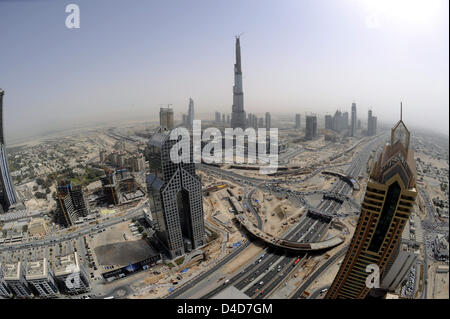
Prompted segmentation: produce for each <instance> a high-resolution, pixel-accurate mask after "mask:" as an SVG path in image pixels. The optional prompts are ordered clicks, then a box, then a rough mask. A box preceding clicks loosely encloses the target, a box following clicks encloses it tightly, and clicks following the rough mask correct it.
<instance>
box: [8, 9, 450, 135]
mask: <svg viewBox="0 0 450 319" xmlns="http://www.w3.org/2000/svg"><path fill="white" fill-rule="evenodd" d="M21 3H22V4H21ZM21 3H17V4H16V3H13V2H2V3H1V4H0V6H1V7H2V10H0V15H1V12H5V11H7V10H8V11H9V14H8V16H5V17H2V19H0V21H1V22H0V27H1V26H2V25H3V24H8V28H5V30H6V34H5V39H4V42H5V43H8V45H7V46H5V49H4V50H3V51H2V62H3V63H4V65H2V74H1V75H0V82H1V83H3V82H5V83H8V85H6V84H4V85H2V87H3V89H4V90H5V91H6V92H8V94H7V96H6V98H5V103H6V105H7V106H8V107H7V108H6V110H5V113H6V114H5V116H7V117H8V123H7V125H6V126H5V131H6V135H7V139H9V138H10V137H11V139H12V140H15V139H17V138H22V137H24V136H33V135H35V134H42V133H43V131H44V130H47V131H48V130H53V129H54V130H61V129H64V128H68V127H73V126H74V125H75V126H77V125H82V124H83V123H86V125H89V124H90V123H93V122H97V121H98V120H100V119H102V120H104V121H107V120H117V119H119V118H132V117H135V118H142V117H146V118H147V119H148V120H149V121H151V120H156V119H157V113H158V110H159V104H167V103H172V104H173V105H174V108H175V113H176V114H178V113H180V112H182V111H184V108H185V104H186V102H185V101H186V99H188V98H189V97H192V98H193V99H194V100H195V101H196V113H197V114H199V115H200V114H204V113H205V112H206V111H207V110H208V109H211V108H213V109H214V108H221V109H227V110H229V111H228V112H231V106H232V98H231V97H230V94H229V93H230V84H231V83H232V80H233V73H232V70H231V68H230V64H231V63H233V61H234V52H233V50H232V42H231V41H232V39H233V36H234V35H235V34H240V33H242V32H243V33H244V34H243V35H242V41H241V42H242V43H241V46H242V51H243V53H242V61H243V66H242V67H243V69H244V70H245V72H244V78H243V81H244V82H245V87H244V90H245V92H246V96H245V105H246V107H245V109H246V111H247V112H249V113H265V112H266V111H271V112H272V113H273V107H274V106H276V109H277V110H278V111H279V112H282V113H298V112H300V113H304V112H314V113H318V114H320V113H324V114H325V113H327V112H332V111H333V110H334V109H336V108H340V109H345V110H348V111H349V108H350V105H351V102H352V101H355V102H356V103H357V105H358V114H367V111H368V110H369V109H373V110H374V111H375V112H376V113H377V116H378V119H379V122H380V124H381V123H387V124H389V123H395V118H396V117H397V114H396V112H394V113H395V114H392V113H393V112H392V111H391V110H392V107H393V106H394V105H396V104H397V103H398V101H400V100H402V101H404V102H405V103H406V104H407V105H408V109H407V110H405V120H407V121H408V123H410V124H409V125H410V127H411V128H415V127H418V128H425V127H426V128H429V129H431V130H434V131H438V132H439V133H442V134H447V135H448V67H447V68H446V67H445V66H448V42H445V41H441V36H442V37H445V38H447V37H446V36H447V35H448V29H447V24H448V13H447V12H448V11H447V10H436V9H433V8H434V6H429V7H430V8H431V9H433V10H431V9H430V10H429V13H430V18H429V19H428V20H426V21H419V20H417V19H416V20H417V21H416V20H414V19H406V18H407V17H410V18H411V17H414V12H412V11H411V12H409V11H408V10H405V13H404V16H400V17H399V16H395V15H394V16H393V15H388V14H386V12H383V10H382V9H383V8H379V7H378V8H375V9H374V8H370V5H369V4H370V1H368V2H367V3H365V1H362V2H360V3H357V5H354V4H355V3H354V1H345V2H341V3H335V2H330V4H329V6H320V5H317V4H314V3H312V2H310V1H303V2H298V1H296V2H286V5H285V6H283V7H278V6H275V5H274V4H271V3H266V4H267V5H266V6H258V7H257V8H256V7H255V6H253V4H254V3H253V2H251V1H250V2H230V3H227V4H218V3H217V2H211V3H206V2H205V3H203V2H202V3H198V4H194V5H192V6H191V5H189V6H188V5H187V4H185V3H183V2H170V3H168V4H160V3H155V2H152V3H148V2H146V3H144V2H140V3H138V4H137V5H136V6H135V7H133V8H126V9H125V8H123V7H122V4H120V3H119V2H115V1H113V2H111V5H104V6H102V5H101V4H102V2H101V1H99V2H97V3H96V4H93V3H88V2H86V1H79V2H78V4H79V6H80V11H81V28H80V29H77V30H69V29H67V28H66V27H65V25H64V23H63V22H64V19H65V17H66V14H65V12H64V5H61V4H58V5H56V4H54V3H50V2H45V1H43V2H41V3H40V4H39V6H37V5H34V4H33V3H30V2H27V1H24V2H21ZM23 3H26V4H27V6H26V7H25V6H24V5H23ZM437 3H440V8H442V7H445V6H448V3H445V2H442V1H441V2H439V1H438V2H437ZM352 4H353V6H351V5H352ZM196 5H198V6H200V7H201V10H198V11H196V10H195V9H196V8H197V7H196ZM234 7H236V8H238V9H239V10H237V12H235V11H234V10H232V9H233V8H234ZM3 9H5V10H3ZM209 9H211V10H209ZM102 10H104V11H105V12H106V13H104V14H101V12H102ZM183 10H188V13H189V14H188V13H185V14H181V13H180V11H183ZM208 10H209V11H208ZM371 10H372V11H371ZM155 12H158V13H159V16H157V15H155ZM207 12H211V14H210V15H206V13H207ZM216 12H221V16H220V18H219V17H218V16H217V15H216V14H215V13H216ZM250 12H252V13H253V15H252V18H251V19H248V16H249V14H250ZM371 12H372V13H371ZM374 12H375V13H376V12H378V13H377V19H378V20H379V21H378V20H377V21H378V22H377V23H378V24H376V26H375V27H374V25H372V24H371V23H368V20H367V19H368V18H370V17H371V14H375V13H374ZM177 13H179V14H178V19H179V20H177V23H174V24H171V25H167V28H163V29H162V30H161V29H158V32H157V33H156V32H155V31H153V30H152V29H151V25H152V23H157V22H158V21H159V19H161V18H163V17H167V16H168V15H169V16H170V14H177ZM18 14H21V15H24V17H25V19H23V17H21V19H17V21H21V22H20V25H19V24H18V23H17V22H14V21H16V20H14V17H15V16H17V15H18ZM318 14H320V15H321V19H325V20H327V18H329V19H328V20H327V21H328V23H327V24H325V25H324V24H323V23H319V22H315V21H314V17H317V15H318ZM331 14H332V15H333V16H332V17H331ZM135 15H136V16H137V18H136V19H134V20H135V21H134V22H131V23H129V22H128V21H127V23H126V24H124V22H125V20H126V19H124V18H125V17H128V16H135ZM145 15H147V16H145ZM408 15H409V16H408ZM144 17H146V19H144ZM267 17H276V18H277V19H275V20H276V21H279V22H276V23H274V24H271V28H270V29H269V28H268V27H267V26H264V25H263V23H264V19H266V18H267ZM186 19H187V20H188V21H191V23H189V24H188V27H186V28H184V29H183V28H181V24H183V23H184V20H186ZM227 19H228V20H227ZM13 20H14V21H13ZM41 20H42V21H41ZM147 20H150V21H152V23H146V21H147ZM283 20H287V21H289V22H290V23H291V25H290V26H289V28H287V26H286V25H285V24H284V23H283V22H282V21H283ZM369 20H370V19H369ZM38 21H39V23H38ZM229 21H233V22H234V23H232V24H230V23H229ZM321 21H323V20H321ZM425 22H426V23H425ZM210 23H213V25H214V28H206V26H208V25H209V24H210ZM183 26H184V24H183ZM8 30H11V31H13V32H14V34H17V35H18V37H17V38H19V37H20V38H21V41H20V43H19V42H17V40H16V39H17V38H14V36H15V35H14V34H13V33H10V31H8ZM110 34H115V35H116V36H115V37H111V36H110ZM32 37H34V38H36V39H39V40H40V41H38V42H37V40H36V39H32ZM116 37H117V38H120V39H123V41H126V42H124V43H126V48H125V47H121V46H117V42H116ZM148 38H151V39H152V40H150V41H148V40H147V39H148ZM99 39H100V40H99ZM292 39H296V40H295V41H292ZM42 43H45V47H43V46H42V45H41V44H42ZM268 43H270V46H267V44H268ZM322 50H323V53H321V52H322ZM327 50H332V51H331V52H333V54H332V55H329V54H328V52H326V51H327ZM16 52H21V53H20V54H17V53H16ZM29 52H33V53H32V55H30V53H29ZM177 52H184V54H182V55H181V54H180V53H177ZM325 52H326V55H325ZM5 61H7V63H5ZM94 61H96V62H95V63H94ZM100 61H101V62H100ZM69 66H70V68H69ZM442 66H444V67H442ZM36 74H39V81H37V78H36ZM386 79H390V80H391V81H388V80H386ZM92 81H95V85H93V84H92V83H93V82H92ZM19 83H20V84H19ZM430 83H433V84H430ZM425 109H426V110H427V112H428V113H429V116H427V118H428V122H427V123H424V122H423V117H422V113H423V110H425ZM23 114H29V116H27V118H26V119H24V118H23ZM42 114H45V116H42ZM363 118H365V116H364V117H363ZM430 121H432V125H430V123H429V122H430ZM20 126H22V127H21V129H17V128H18V127H20ZM24 126H25V127H27V129H26V130H24V129H23V127H24ZM44 127H45V129H44Z"/></svg>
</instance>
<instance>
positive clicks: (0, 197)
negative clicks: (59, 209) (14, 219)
mask: <svg viewBox="0 0 450 319" xmlns="http://www.w3.org/2000/svg"><path fill="white" fill-rule="evenodd" d="M4 94H5V91H3V90H2V89H0V213H1V212H3V211H7V210H8V208H9V207H10V206H11V205H14V204H15V203H17V196H16V191H15V189H14V185H13V183H12V181H11V176H10V175H9V168H8V158H7V156H6V149H5V136H4V133H3V95H4Z"/></svg>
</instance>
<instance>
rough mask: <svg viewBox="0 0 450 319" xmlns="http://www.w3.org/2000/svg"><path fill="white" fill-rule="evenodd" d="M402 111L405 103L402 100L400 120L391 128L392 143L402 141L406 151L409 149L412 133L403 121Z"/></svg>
mask: <svg viewBox="0 0 450 319" xmlns="http://www.w3.org/2000/svg"><path fill="white" fill-rule="evenodd" d="M402 113H403V105H402V102H400V120H399V121H398V122H397V124H395V125H394V127H393V128H392V130H391V145H392V146H394V145H395V144H396V143H401V144H402V145H403V147H404V148H405V149H406V151H408V149H409V140H410V136H411V133H410V132H409V130H408V128H407V127H406V125H405V123H404V122H403V119H402V116H403V114H402Z"/></svg>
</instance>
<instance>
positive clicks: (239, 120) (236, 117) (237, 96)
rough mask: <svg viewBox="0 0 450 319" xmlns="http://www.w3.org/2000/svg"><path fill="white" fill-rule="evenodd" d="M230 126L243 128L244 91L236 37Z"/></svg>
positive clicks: (239, 48) (238, 42) (238, 40)
mask: <svg viewBox="0 0 450 319" xmlns="http://www.w3.org/2000/svg"><path fill="white" fill-rule="evenodd" d="M231 127H232V128H233V129H234V128H237V127H240V128H242V129H243V130H244V129H245V111H244V91H243V89H242V65H241V42H240V38H239V37H236V63H235V64H234V86H233V106H232V113H231Z"/></svg>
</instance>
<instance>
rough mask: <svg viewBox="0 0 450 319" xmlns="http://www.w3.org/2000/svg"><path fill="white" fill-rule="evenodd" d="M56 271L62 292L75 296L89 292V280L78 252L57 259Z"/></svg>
mask: <svg viewBox="0 0 450 319" xmlns="http://www.w3.org/2000/svg"><path fill="white" fill-rule="evenodd" d="M54 269H55V278H56V282H57V285H58V287H59V290H60V291H62V292H65V293H68V294H71V295H73V294H80V293H83V292H86V291H88V290H89V279H88V276H87V274H86V271H85V269H84V267H83V265H82V264H80V261H79V258H78V254H77V252H74V253H72V254H69V255H66V256H60V257H57V258H56V261H55V264H54Z"/></svg>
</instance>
